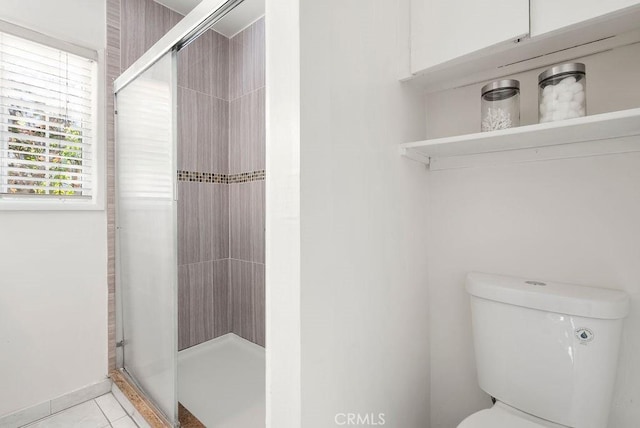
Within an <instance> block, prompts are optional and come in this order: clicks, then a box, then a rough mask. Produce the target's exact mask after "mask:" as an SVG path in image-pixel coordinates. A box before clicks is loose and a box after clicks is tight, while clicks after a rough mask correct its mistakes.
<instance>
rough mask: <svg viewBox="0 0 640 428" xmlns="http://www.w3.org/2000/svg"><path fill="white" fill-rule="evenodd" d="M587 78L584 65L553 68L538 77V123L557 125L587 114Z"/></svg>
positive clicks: (577, 64)
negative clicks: (560, 121)
mask: <svg viewBox="0 0 640 428" xmlns="http://www.w3.org/2000/svg"><path fill="white" fill-rule="evenodd" d="M586 95H587V76H586V73H585V67H584V64H581V63H571V64H562V65H557V66H555V67H551V68H550V69H548V70H547V71H545V72H544V73H542V74H540V75H539V76H538V101H539V103H540V110H539V112H538V121H539V122H540V123H543V122H555V121H556V120H564V119H573V118H576V117H582V116H585V115H586V114H587V96H586Z"/></svg>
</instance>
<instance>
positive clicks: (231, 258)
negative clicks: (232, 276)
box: [228, 257, 265, 266]
mask: <svg viewBox="0 0 640 428" xmlns="http://www.w3.org/2000/svg"><path fill="white" fill-rule="evenodd" d="M228 260H234V261H236V262H244V263H251V264H254V265H262V266H264V265H265V263H262V262H252V261H251V260H243V259H236V258H233V257H229V258H228Z"/></svg>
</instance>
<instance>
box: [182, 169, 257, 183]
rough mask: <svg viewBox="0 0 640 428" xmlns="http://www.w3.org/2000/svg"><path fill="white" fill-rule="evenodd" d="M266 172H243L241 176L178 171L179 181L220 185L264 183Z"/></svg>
mask: <svg viewBox="0 0 640 428" xmlns="http://www.w3.org/2000/svg"><path fill="white" fill-rule="evenodd" d="M264 179H265V171H264V170H260V171H251V172H241V173H239V174H218V173H215V172H196V171H182V170H178V181H189V182H195V183H220V184H236V183H250V182H252V181H263V180H264Z"/></svg>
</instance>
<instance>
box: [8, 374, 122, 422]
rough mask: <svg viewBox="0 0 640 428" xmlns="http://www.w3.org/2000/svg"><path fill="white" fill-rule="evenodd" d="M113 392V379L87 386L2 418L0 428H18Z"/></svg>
mask: <svg viewBox="0 0 640 428" xmlns="http://www.w3.org/2000/svg"><path fill="white" fill-rule="evenodd" d="M110 391H111V379H105V380H103V381H100V382H97V383H94V384H92V385H88V386H85V387H84V388H80V389H77V390H75V391H71V392H69V393H67V394H64V395H61V396H59V397H56V398H54V399H51V400H47V401H43V402H42V403H39V404H36V405H34V406H30V407H27V408H25V409H22V410H18V411H17V412H14V413H10V414H8V415H5V416H2V417H0V428H18V427H21V426H24V425H27V424H30V423H32V422H35V421H37V420H39V419H42V418H46V417H47V416H51V415H53V414H54V413H58V412H61V411H63V410H66V409H68V408H70V407H73V406H75V405H77V404H80V403H84V402H85V401H89V400H93V399H94V398H96V397H100V396H101V395H104V394H107V393H109V392H110Z"/></svg>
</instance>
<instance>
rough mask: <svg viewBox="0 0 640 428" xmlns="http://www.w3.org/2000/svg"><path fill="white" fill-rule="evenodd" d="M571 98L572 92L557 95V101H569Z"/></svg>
mask: <svg viewBox="0 0 640 428" xmlns="http://www.w3.org/2000/svg"><path fill="white" fill-rule="evenodd" d="M572 98H573V92H571V91H570V90H569V91H564V92H561V93H559V94H558V101H571V99H572Z"/></svg>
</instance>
